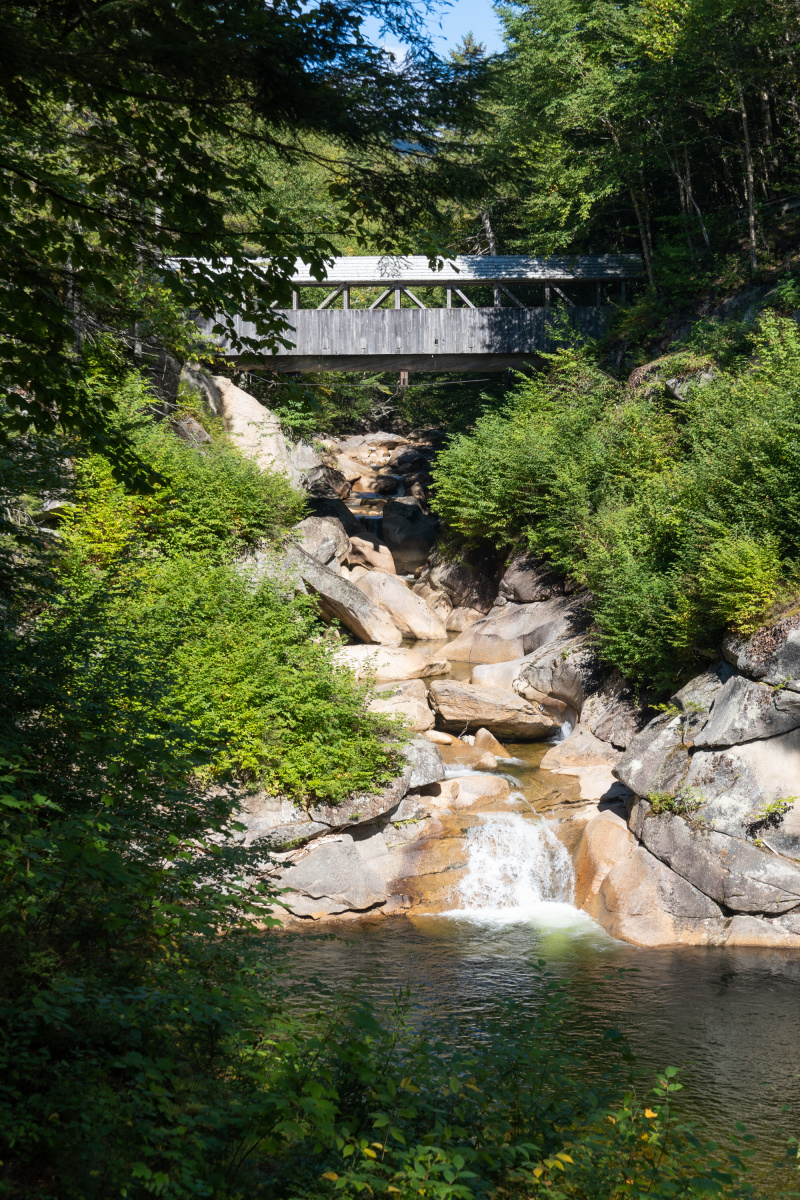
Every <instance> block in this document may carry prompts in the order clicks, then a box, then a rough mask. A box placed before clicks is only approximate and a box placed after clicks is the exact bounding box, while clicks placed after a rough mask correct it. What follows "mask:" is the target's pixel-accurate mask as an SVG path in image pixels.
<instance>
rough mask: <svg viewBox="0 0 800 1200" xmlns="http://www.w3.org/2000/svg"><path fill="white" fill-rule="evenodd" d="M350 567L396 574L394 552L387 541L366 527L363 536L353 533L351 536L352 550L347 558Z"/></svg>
mask: <svg viewBox="0 0 800 1200" xmlns="http://www.w3.org/2000/svg"><path fill="white" fill-rule="evenodd" d="M345 561H346V563H347V565H348V566H349V567H367V569H368V570H371V571H382V572H383V573H384V574H385V575H394V574H395V573H396V567H395V565H394V558H393V557H392V552H391V550H390V549H389V547H388V546H387V545H386V543H385V542H382V541H381V539H380V538H379V537H376V536H375V534H372V533H368V532H367V530H366V529H364V533H363V535H362V536H359V535H357V534H353V535H352V536H351V538H350V550H349V552H348V554H347V558H346V559H345Z"/></svg>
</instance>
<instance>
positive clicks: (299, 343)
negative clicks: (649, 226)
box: [200, 254, 642, 372]
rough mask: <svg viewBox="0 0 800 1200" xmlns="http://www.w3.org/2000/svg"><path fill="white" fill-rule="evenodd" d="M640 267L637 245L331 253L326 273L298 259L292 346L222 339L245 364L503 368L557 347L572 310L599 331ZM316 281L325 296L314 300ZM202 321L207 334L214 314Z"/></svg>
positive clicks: (248, 330)
mask: <svg viewBox="0 0 800 1200" xmlns="http://www.w3.org/2000/svg"><path fill="white" fill-rule="evenodd" d="M641 274H642V260H641V258H640V256H639V255H637V254H610V255H600V256H592V257H576V258H566V257H564V258H529V257H527V256H524V255H496V256H492V255H474V256H469V257H467V256H464V257H459V258H455V259H453V260H451V261H445V262H444V263H443V265H442V266H441V268H440V269H439V270H436V269H433V268H431V267H430V265H429V263H428V259H427V258H424V257H422V256H412V257H406V258H385V257H384V258H379V257H355V256H353V257H346V258H337V259H334V260H333V263H332V264H330V265H329V267H328V271H327V276H326V278H325V279H324V280H323V281H322V282H320V281H319V280H317V279H314V278H313V277H312V276H311V274H310V272H309V269H308V267H306V266H305V264H303V263H298V265H297V269H296V271H295V274H294V276H293V278H292V281H291V282H292V289H293V291H292V294H293V298H294V303H293V308H291V309H285V310H277V311H280V312H281V315H282V316H283V317H284V318H285V319H286V321H287V323H288V325H289V326H290V328H289V329H288V330H287V331H286V333H285V337H286V338H287V340H289V341H290V342H292V343H293V344H292V346H291V348H289V349H284V348H281V349H279V350H278V351H277V352H275V353H274V354H273V355H271V356H270V358H269V359H268V360H267V361H266V363H265V362H264V361H261V362H255V363H251V362H248V361H246V359H247V355H242V354H236V353H235V352H234V351H233V350H232V349H231V348H230V346H229V345H228V344H226V343H223V344H222V347H223V350H224V352H225V353H227V355H228V356H229V357H232V358H234V357H235V358H238V359H239V360H240V361H241V365H242V366H245V367H250V368H251V369H252V368H256V369H257V368H258V367H262V368H263V367H264V366H265V365H266V366H271V367H272V369H274V370H276V371H281V372H289V371H292V372H294V371H301V372H302V371H336V370H340V371H357V370H364V371H393V370H399V371H470V370H482V371H503V370H507V369H508V368H514V367H521V366H523V365H524V364H525V363H526V362H528V361H530V360H531V358H532V357H534V356H535V354H536V351H537V350H546V349H549V348H551V347H552V346H553V345H555V344H557V342H558V340H559V332H558V328H559V322H563V320H564V319H567V320H569V321H570V323H571V324H572V325H573V327H575V328H576V329H577V330H579V331H580V333H581V334H582V335H583V336H586V337H597V336H599V334H601V333H602V332H603V329H604V328H605V325H606V322H607V320H608V316H609V314H610V313H611V312H612V311H613V308H612V306H613V305H615V304H616V305H618V304H620V303H623V304H624V303H625V300H626V284H627V283H628V282H630V281H631V280H635V279H637V278H639V276H640V275H641ZM311 289H316V290H315V291H311ZM319 289H325V294H324V295H323V296H322V298H321V299H320V300H319V303H315V301H316V299H317V296H318V294H319ZM375 293H377V295H376V294H375ZM556 306H558V311H556ZM200 324H201V328H203V329H204V331H205V332H209V333H210V331H211V329H212V327H213V324H214V322H213V321H206V322H200ZM235 324H236V329H237V333H239V334H240V335H244V336H247V337H257V333H256V330H255V326H254V325H252V324H249V323H246V322H242V321H236V322H235ZM562 336H563V335H562Z"/></svg>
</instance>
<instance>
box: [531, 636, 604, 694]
mask: <svg viewBox="0 0 800 1200" xmlns="http://www.w3.org/2000/svg"><path fill="white" fill-rule="evenodd" d="M526 657H527V661H526V662H525V663H524V664H523V665H522V666H521V667H520V670H519V674H518V676H517V677H516V678H515V680H514V683H513V687H514V691H515V692H517V693H518V694H519V695H520V696H526V697H528V698H533V699H536V698H537V697H538V696H540V695H542V694H544V695H545V696H555V698H556V699H557V700H562V701H563V702H564V703H565V704H567V705H569V707H570V708H572V709H574V710H575V712H576V713H579V712H580V711H581V709H582V708H583V703H584V700H585V699H586V697H587V696H590V695H591V694H592V693H593V692H596V691H597V690H598V689H599V687H600V684H601V682H602V671H601V669H600V664H599V662H598V660H597V657H596V655H595V654H594V652H593V651H592V649H591V648H590V646H589V645H588V643H587V639H586V637H585V636H578V637H565V638H559V639H558V640H557V641H555V642H548V643H547V644H546V645H543V646H541V648H540V649H539V650H535V651H534V652H533V653H532V654H529V655H527V656H526Z"/></svg>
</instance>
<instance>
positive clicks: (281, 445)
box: [208, 375, 300, 484]
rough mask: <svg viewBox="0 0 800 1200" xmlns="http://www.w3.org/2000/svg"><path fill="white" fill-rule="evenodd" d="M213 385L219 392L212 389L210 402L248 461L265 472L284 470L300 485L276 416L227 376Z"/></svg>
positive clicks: (213, 381) (212, 381)
mask: <svg viewBox="0 0 800 1200" xmlns="http://www.w3.org/2000/svg"><path fill="white" fill-rule="evenodd" d="M211 383H212V384H213V385H214V389H215V392H214V391H211V390H210V389H209V391H208V397H209V398H208V402H209V404H211V405H214V406H215V407H214V409H213V411H214V412H215V415H216V416H219V417H221V418H222V424H223V428H224V429H225V432H226V433H227V434H228V436H229V438H230V439H231V441H232V442H233V443H234V445H236V446H238V447H239V449H240V450H241V452H242V454H243V455H244V456H245V458H251V459H253V460H254V461H255V462H256V463H258V465H259V467H261V469H262V471H280V472H281V473H282V474H284V475H286V476H288V478H289V479H290V480H291V481H292V482H293V483H294V484H297V483H299V479H300V476H299V472H298V471H297V470H296V469H295V467H294V465H293V463H292V460H291V457H290V455H289V448H288V446H287V445H286V439H285V438H284V436H283V434H282V433H281V423H280V421H279V420H278V418H277V417H276V416H275V413H273V412H270V410H269V409H268V408H265V407H264V405H263V404H259V402H258V400H256V398H255V396H251V395H250V394H249V393H248V392H244V391H242V389H241V388H238V387H236V386H235V384H233V383H232V382H231V381H230V379H227V378H226V377H225V376H224V375H214V376H212V377H211Z"/></svg>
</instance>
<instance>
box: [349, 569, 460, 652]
mask: <svg viewBox="0 0 800 1200" xmlns="http://www.w3.org/2000/svg"><path fill="white" fill-rule="evenodd" d="M356 587H358V588H359V589H360V590H361V591H362V592H363V593H364V595H365V596H368V597H369V598H370V600H372V601H373V602H374V603H375V604H378V605H380V606H381V607H382V608H383V609H385V610H386V612H387V613H388V614H389V615H390V617H391V619H392V622H393V623H394V624H395V625H396V626H397V627H398V629H400V631H401V632H402V633H404V634H405V635H406V636H407V637H411V638H416V639H417V640H418V641H425V640H428V641H431V640H442V639H444V638H445V637H446V636H447V631H446V630H445V627H444V625H443V624H442V622H441V621H440V620H439V618H438V617H437V616H436V614H435V613H434V612H433V611H432V610H431V609H430V608H429V607H428V605H427V604H426V603H425V601H424V600H422V599H420V597H419V596H415V595H414V593H413V592H412V591H411V589H410V588H408V587H406V585H405V584H404V583H403V581H402V580H401V579H398V578H397V576H396V575H387V574H386V573H385V572H383V571H369V572H367V574H365V575H362V576H361V577H360V578H359V579H358V580H357V582H356Z"/></svg>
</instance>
